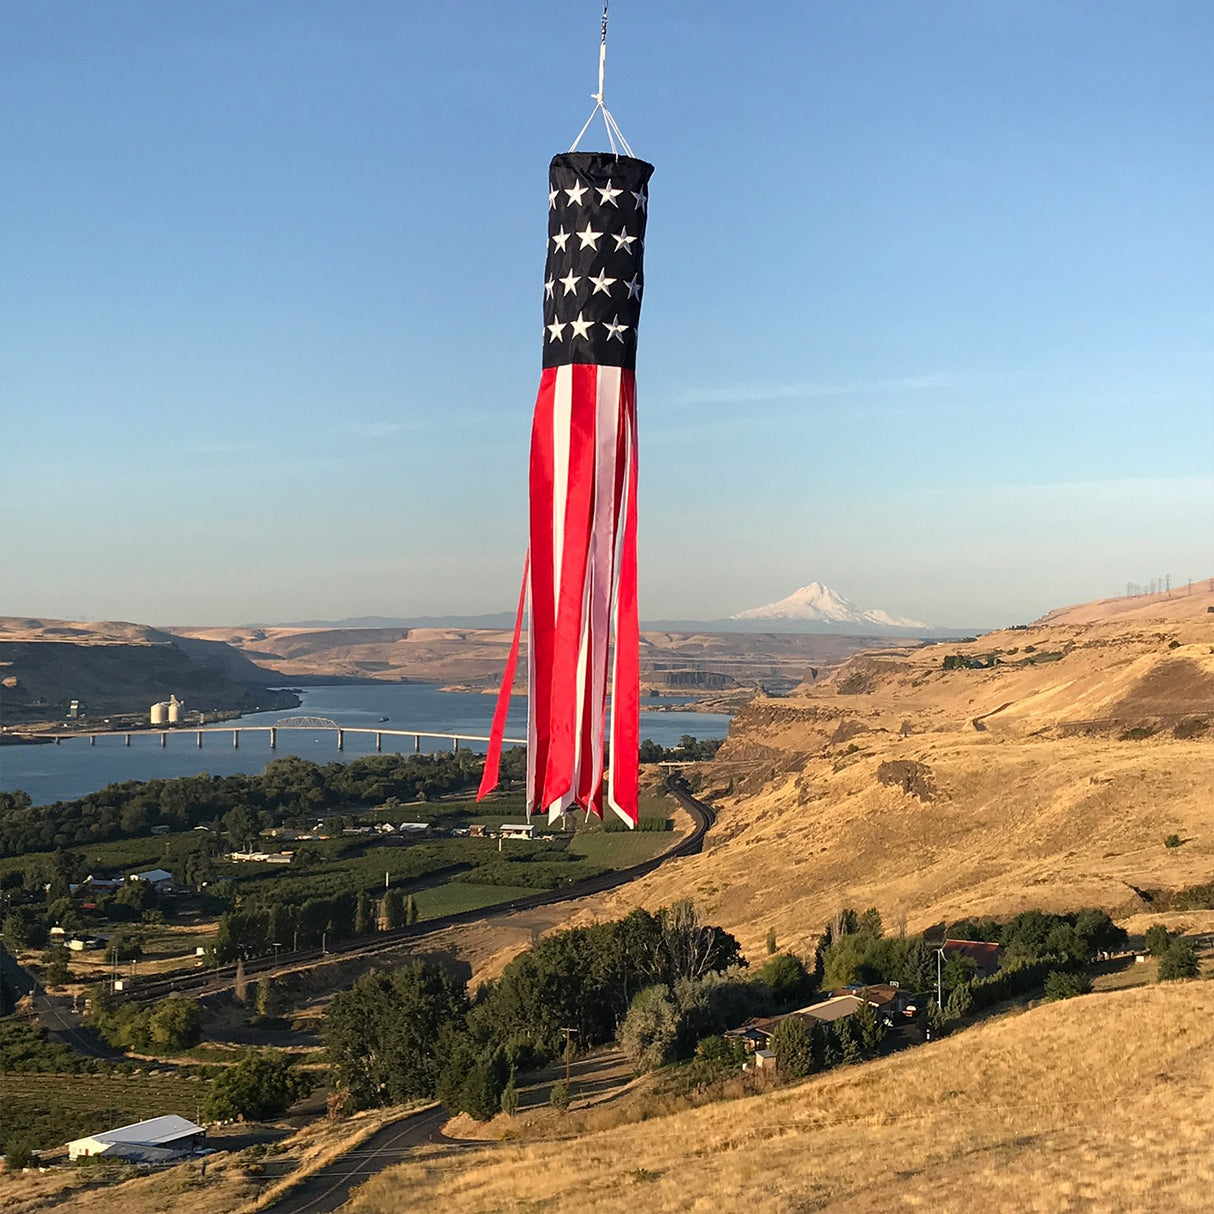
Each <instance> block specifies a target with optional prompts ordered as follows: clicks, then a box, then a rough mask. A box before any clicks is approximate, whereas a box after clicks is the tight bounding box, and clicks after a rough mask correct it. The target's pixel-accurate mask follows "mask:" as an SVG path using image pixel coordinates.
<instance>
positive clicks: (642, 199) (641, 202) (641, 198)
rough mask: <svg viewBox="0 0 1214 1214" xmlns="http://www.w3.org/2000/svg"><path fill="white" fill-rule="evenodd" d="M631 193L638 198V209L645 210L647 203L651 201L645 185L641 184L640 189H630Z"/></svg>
mask: <svg viewBox="0 0 1214 1214" xmlns="http://www.w3.org/2000/svg"><path fill="white" fill-rule="evenodd" d="M629 193H630V194H631V195H632V196H633V198H635V199H636V200H637V210H638V211H643V210H644V209H645V204H646V203H647V202H648V201H649V195H648V194H646V193H645V187H644V186H641V188H640V189H639V190H630V191H629Z"/></svg>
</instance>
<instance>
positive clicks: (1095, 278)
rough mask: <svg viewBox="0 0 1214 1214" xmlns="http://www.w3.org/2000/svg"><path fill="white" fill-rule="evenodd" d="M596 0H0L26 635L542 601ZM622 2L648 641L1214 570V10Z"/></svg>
mask: <svg viewBox="0 0 1214 1214" xmlns="http://www.w3.org/2000/svg"><path fill="white" fill-rule="evenodd" d="M599 8H600V6H599V4H598V0H585V2H584V3H577V4H573V3H569V2H568V0H563V2H558V0H522V2H520V3H518V4H516V5H513V6H510V7H509V8H508V9H503V8H502V6H500V5H497V4H490V3H487V2H486V3H468V4H464V5H459V6H448V5H434V6H429V5H404V6H402V5H398V4H393V3H388V2H387V0H364V3H361V4H359V5H357V6H350V5H344V4H340V3H337V0H316V2H314V3H310V4H307V5H302V4H296V3H288V2H286V0H260V2H258V3H253V2H252V0H231V2H230V3H227V4H225V5H222V6H216V5H213V4H208V3H204V2H202V0H178V2H177V3H175V4H173V5H171V6H170V5H153V4H150V3H146V2H142V0H97V2H95V3H90V4H87V5H85V4H79V3H77V4H72V3H61V4H53V5H48V4H45V3H42V2H41V0H8V2H7V3H6V5H5V27H6V28H5V40H4V44H3V47H2V49H0V56H2V58H3V69H4V70H3V72H0V103H2V104H3V105H4V107H5V110H6V112H7V113H8V114H9V115H10V121H9V122H7V123H6V124H4V126H3V128H0V157H3V162H4V163H5V165H6V169H7V179H8V182H9V188H8V189H6V190H5V191H3V192H0V226H2V230H3V231H4V232H5V235H6V238H7V239H6V255H5V290H4V291H3V292H0V327H2V331H3V332H4V333H5V335H6V339H7V340H6V341H5V342H4V344H3V346H2V347H0V424H2V427H3V435H4V450H5V454H6V457H7V458H6V460H5V475H4V477H3V480H2V482H0V484H2V487H0V519H2V520H3V528H2V534H3V540H2V541H0V560H2V562H3V569H4V587H3V593H2V594H0V613H4V614H12V615H18V614H20V615H26V616H47V617H58V618H67V619H126V620H131V621H135V622H142V623H159V624H165V623H174V624H183V625H184V624H192V625H199V626H201V625H207V624H214V625H224V624H229V625H237V624H242V623H248V622H251V621H276V620H277V621H284V620H301V619H342V618H350V617H361V616H389V617H416V616H443V615H478V614H488V613H495V612H500V611H508V610H510V609H511V608H512V606H513V604H514V601H515V599H516V596H517V592H518V580H519V577H520V575H521V571H522V559H523V549H524V545H525V542H526V541H525V521H526V449H527V443H528V438H529V429H530V419H531V408H532V404H533V402H534V396H535V389H536V383H537V381H538V375H539V363H540V350H541V334H540V296H541V294H542V288H541V278H542V273H541V272H542V269H543V257H544V225H545V222H546V220H545V214H546V212H545V208H546V196H545V192H546V166H547V163H548V160H549V158H550V157H551V155H552V154H553V153H555V152H558V151H563V150H564V149H565V148H567V147H568V146H569V143H570V142H571V141H572V138H573V136H574V135H575V134H576V132H577V130H578V128H579V127H580V126H581V124H582V122H583V120H584V119H585V117H586V113H587V112H588V110H589V108H590V102H589V100H588V98H587V95H588V93H589V92H590V90H591V89H592V88H593V86H594V82H595V68H596V56H597V40H598V14H599ZM611 13H612V21H611V32H610V36H609V44H608V60H607V101H608V104H609V105H610V107H611V109H612V111H613V113H614V114H615V116H616V118H617V119H618V121H619V123H620V125H621V127H622V128H623V130H624V132H625V134H626V135H627V136H628V138H629V140H630V142H631V143H632V146H633V148H634V149H635V150H636V153H637V154H638V155H639V156H642V157H644V158H645V159H647V160H650V161H652V162H653V163H654V164H655V165H656V169H657V171H656V173H655V175H654V179H653V188H652V192H651V197H652V208H651V217H650V226H649V233H648V244H647V248H646V267H647V293H646V301H645V323H644V331H643V333H642V334H641V337H640V343H639V358H638V368H637V382H638V401H639V417H640V430H641V432H640V457H641V503H640V506H641V519H640V544H641V595H642V599H641V613H642V617H643V618H646V619H719V618H724V617H726V616H729V615H733V614H735V613H738V612H742V611H745V610H746V609H749V608H754V607H757V606H759V605H761V604H765V603H771V602H775V601H777V600H779V599H781V598H783V597H785V596H787V595H789V594H790V592H792V591H793V590H795V588H797V587H798V586H804V585H805V584H806V583H808V582H810V581H820V582H822V583H824V584H825V585H826V586H829V587H832V588H834V589H835V590H837V591H839V592H840V593H842V594H843V595H844V596H845V597H847V598H848V599H850V600H852V601H853V602H854V603H856V604H859V605H860V606H862V607H863V608H865V609H878V610H882V611H886V612H888V613H890V614H891V615H893V616H899V617H908V618H910V619H914V620H924V621H928V622H929V623H931V624H934V625H940V626H957V627H964V628H969V627H992V626H996V625H999V624H1005V623H1014V622H1023V621H1026V620H1030V619H1033V618H1036V617H1038V616H1040V615H1041V614H1043V613H1044V612H1045V611H1048V610H1050V609H1051V608H1054V607H1058V606H1062V605H1064V604H1068V603H1076V602H1082V601H1085V600H1088V599H1092V598H1100V597H1106V596H1110V595H1114V594H1118V593H1122V592H1124V591H1125V588H1126V584H1127V583H1130V582H1133V583H1137V584H1139V585H1146V584H1148V583H1149V582H1150V581H1151V580H1152V579H1154V578H1163V577H1164V576H1165V575H1170V576H1171V579H1172V583H1173V585H1174V586H1183V584H1184V583H1185V582H1186V581H1187V580H1188V579H1190V578H1192V579H1194V580H1197V579H1199V578H1203V577H1208V576H1209V575H1210V573H1211V571H1214V540H1212V538H1211V537H1214V476H1212V475H1211V468H1210V459H1209V452H1210V451H1211V450H1212V449H1214V409H1212V408H1211V405H1212V404H1214V241H1211V239H1210V235H1209V223H1208V220H1209V215H1208V204H1209V199H1210V198H1211V197H1214V158H1212V157H1211V156H1210V155H1209V152H1210V147H1211V139H1212V136H1214V119H1212V118H1211V115H1214V78H1212V77H1211V75H1210V73H1209V72H1208V71H1207V70H1206V63H1207V60H1208V57H1209V53H1210V50H1211V48H1212V47H1214V8H1211V6H1209V5H1208V4H1205V3H1201V2H1199V0H1176V2H1174V3H1167V4H1159V5H1152V6H1144V5H1140V4H1137V3H1132V2H1130V0H1100V2H1097V0H1069V2H1068V0H1064V2H1062V3H1058V2H1057V0H1050V2H1046V0H1024V2H1022V3H1017V4H1015V5H1012V4H1005V3H996V4H990V5H983V6H973V5H971V4H968V3H965V2H964V0H941V2H940V3H936V4H932V5H930V6H928V5H926V4H919V5H909V6H903V5H894V4H892V3H889V2H885V0H883V2H866V0H859V2H857V3H855V4H851V5H848V6H846V7H844V6H832V5H826V4H820V3H813V4H807V5H803V6H792V5H788V6H779V5H763V6H751V7H748V8H745V9H739V8H738V7H737V6H733V5H728V4H724V3H720V2H714V0H707V2H706V3H703V4H700V5H696V6H684V5H674V4H667V5H662V4H641V3H638V2H637V0H616V3H614V4H613V5H612V10H611ZM602 142H603V140H602V138H601V128H598V129H594V128H592V131H591V132H590V134H589V135H588V138H587V140H584V141H583V144H582V146H583V147H587V146H590V147H598V146H600V145H601V144H602Z"/></svg>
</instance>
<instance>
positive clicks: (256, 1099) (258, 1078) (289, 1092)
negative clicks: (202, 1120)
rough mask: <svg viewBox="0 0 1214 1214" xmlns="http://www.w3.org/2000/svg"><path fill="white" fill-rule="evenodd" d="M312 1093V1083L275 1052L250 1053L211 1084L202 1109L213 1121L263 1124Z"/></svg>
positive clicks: (284, 1057) (282, 1055)
mask: <svg viewBox="0 0 1214 1214" xmlns="http://www.w3.org/2000/svg"><path fill="white" fill-rule="evenodd" d="M311 1090H312V1079H311V1077H310V1076H309V1075H308V1074H307V1073H306V1072H303V1071H299V1070H297V1069H296V1068H295V1067H294V1066H293V1065H292V1063H291V1060H290V1058H288V1057H287V1055H285V1054H283V1053H281V1052H280V1051H277V1050H250V1051H248V1052H247V1053H245V1054H244V1056H243V1057H242V1058H241V1059H240V1061H239V1062H236V1063H234V1064H233V1065H232V1066H230V1067H227V1068H225V1070H224V1071H223V1073H222V1074H221V1075H220V1076H219V1077H218V1078H217V1079H216V1080H215V1081H214V1082H213V1083H212V1085H211V1090H210V1092H209V1093H208V1094H207V1098H206V1101H205V1103H204V1104H203V1106H202V1112H203V1116H204V1117H207V1118H209V1119H211V1120H214V1121H228V1120H232V1119H235V1118H238V1117H244V1118H251V1119H254V1120H259V1121H260V1120H265V1119H266V1118H270V1117H278V1116H281V1114H283V1113H285V1112H286V1111H287V1109H289V1108H290V1107H291V1105H293V1104H294V1103H295V1102H296V1101H297V1100H301V1099H302V1098H303V1097H304V1096H306V1095H307V1094H308V1093H309V1092H310V1091H311Z"/></svg>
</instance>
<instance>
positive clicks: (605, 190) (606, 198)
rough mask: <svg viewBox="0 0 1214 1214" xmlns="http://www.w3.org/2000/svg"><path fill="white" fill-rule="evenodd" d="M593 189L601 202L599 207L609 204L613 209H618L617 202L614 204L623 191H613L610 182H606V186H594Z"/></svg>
mask: <svg viewBox="0 0 1214 1214" xmlns="http://www.w3.org/2000/svg"><path fill="white" fill-rule="evenodd" d="M594 188H595V191H596V192H597V193H598V196H599V198H600V200H601V202H600V205H602V206H606V205H607V204H608V203H611V205H612V206H613V207H618V206H619V205H620V204H619V203H618V202H616V199H617V198H618V197H619V196H620V195H621V194H622V193H623V192H624V191H623V190H613V189H612V188H611V182H610V181H608V182H607V184H606V185H596V186H595V187H594Z"/></svg>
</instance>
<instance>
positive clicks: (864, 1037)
mask: <svg viewBox="0 0 1214 1214" xmlns="http://www.w3.org/2000/svg"><path fill="white" fill-rule="evenodd" d="M851 1019H852V1021H853V1022H854V1024H855V1027H856V1030H857V1032H858V1033H859V1036H860V1048H861V1049H862V1050H863V1051H864V1056H865V1058H872V1057H873V1056H874V1055H875V1054H876V1053H877V1051H878V1050H879V1049H880V1048H881V1043H882V1042H883V1041H884V1040H885V1021H884V1020H883V1019H882V1018H881V1017H880V1016H879V1015H878V1014H877V1009H876V1008H875V1007H873V1005H872V1004H871V1003H869V1002H868V1000H867V999H865V1000H863V1002H862V1003H861V1004H860V1006H859V1007H858V1008H857V1009H856V1010H855V1012H853V1013H852V1016H851Z"/></svg>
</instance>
